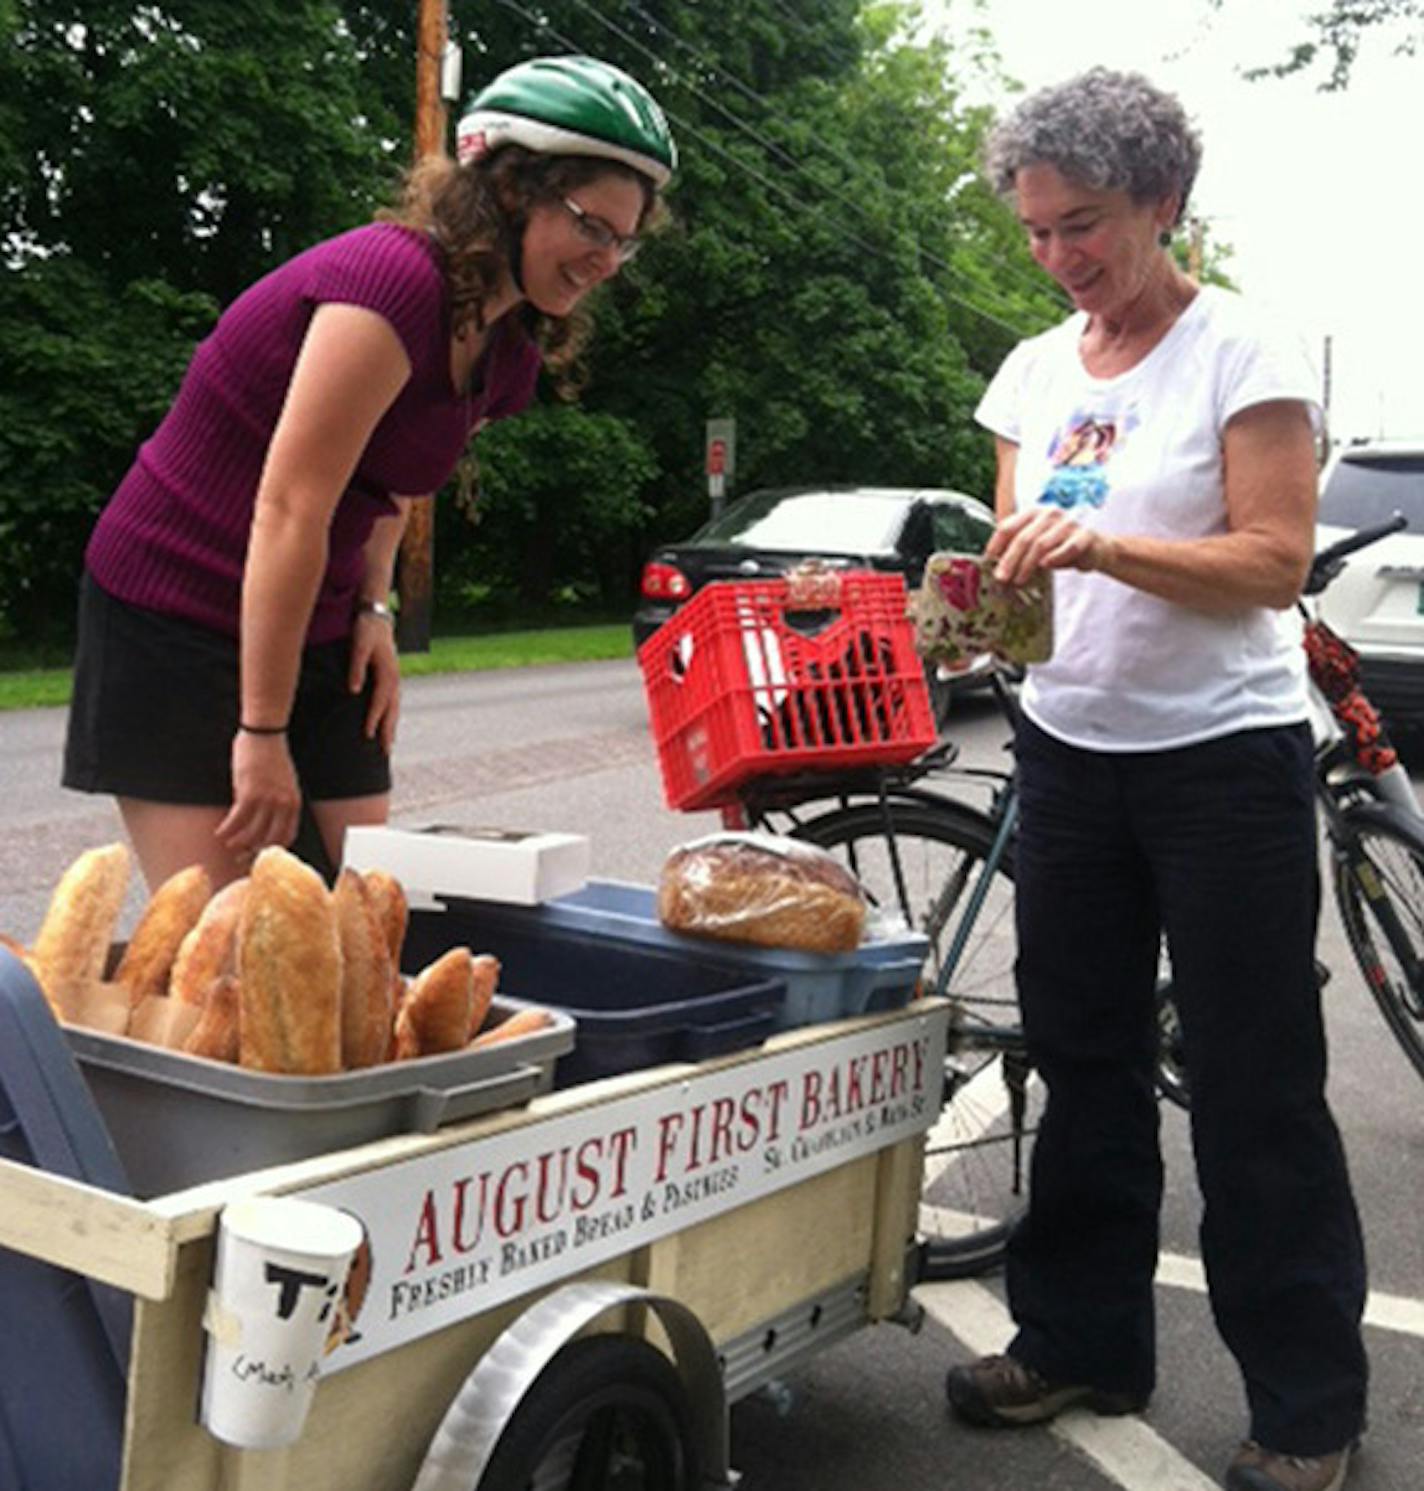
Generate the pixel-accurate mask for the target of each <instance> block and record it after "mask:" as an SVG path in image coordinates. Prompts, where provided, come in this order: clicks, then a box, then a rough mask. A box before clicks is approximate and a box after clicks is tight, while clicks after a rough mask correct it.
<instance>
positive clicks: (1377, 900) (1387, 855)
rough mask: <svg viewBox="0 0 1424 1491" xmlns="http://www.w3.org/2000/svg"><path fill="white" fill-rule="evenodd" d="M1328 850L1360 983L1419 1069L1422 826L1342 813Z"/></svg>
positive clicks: (1422, 1062) (1423, 991)
mask: <svg viewBox="0 0 1424 1491" xmlns="http://www.w3.org/2000/svg"><path fill="white" fill-rule="evenodd" d="M1346 823H1347V826H1348V828H1349V831H1350V837H1349V839H1348V841H1347V842H1346V843H1345V845H1344V847H1343V850H1341V851H1340V852H1337V853H1336V855H1335V858H1334V880H1335V899H1336V903H1337V904H1338V905H1339V908H1340V919H1341V920H1342V921H1343V922H1344V924H1345V935H1346V936H1347V937H1348V938H1349V940H1350V949H1351V951H1352V952H1353V953H1354V954H1355V961H1356V962H1357V963H1358V964H1359V965H1360V972H1361V973H1363V974H1364V976H1365V983H1366V984H1367V985H1368V986H1369V990H1370V993H1371V994H1373V995H1374V998H1375V1003H1376V1004H1378V1005H1379V1007H1380V1013H1381V1014H1383V1016H1384V1018H1385V1023H1386V1024H1387V1025H1388V1026H1389V1028H1390V1031H1391V1032H1392V1033H1393V1035H1394V1038H1395V1039H1396V1040H1397V1041H1398V1042H1399V1044H1400V1046H1401V1047H1403V1049H1404V1054H1405V1055H1406V1056H1407V1057H1408V1058H1409V1060H1410V1061H1411V1062H1412V1063H1413V1065H1414V1069H1415V1070H1416V1071H1417V1072H1418V1073H1419V1075H1420V1076H1421V1077H1424V966H1421V961H1424V833H1421V832H1420V830H1419V829H1418V828H1416V827H1415V826H1414V825H1413V824H1412V823H1409V822H1406V821H1404V820H1402V819H1392V818H1390V817H1389V816H1387V815H1386V814H1385V813H1382V811H1381V810H1380V809H1379V808H1375V809H1374V810H1373V811H1372V812H1371V815H1370V817H1369V819H1368V820H1365V819H1363V818H1361V817H1358V816H1354V817H1349V818H1347V819H1346Z"/></svg>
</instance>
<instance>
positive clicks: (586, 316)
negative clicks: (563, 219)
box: [377, 145, 663, 397]
mask: <svg viewBox="0 0 1424 1491" xmlns="http://www.w3.org/2000/svg"><path fill="white" fill-rule="evenodd" d="M607 175H617V176H626V177H627V178H628V179H629V180H631V181H634V182H636V183H637V184H638V185H639V186H640V187H641V188H642V189H643V210H642V212H641V214H640V215H639V218H638V229H639V231H640V232H641V231H643V230H645V229H647V228H649V227H656V226H658V225H659V224H660V222H661V220H662V216H663V213H662V204H661V199H660V198H659V196H658V193H657V191H656V189H655V188H654V186H653V184H652V182H651V181H649V180H648V178H647V177H646V176H643V175H640V174H639V173H638V172H637V171H635V170H633V169H632V167H631V166H625V165H623V164H622V163H621V162H620V161H615V160H606V159H604V158H602V157H595V156H579V155H545V154H540V153H538V152H536V151H533V150H526V149H525V148H524V147H523V146H522V145H504V146H502V147H501V148H500V149H498V150H496V151H495V152H494V154H493V155H489V156H486V157H484V158H483V159H480V160H474V161H468V162H466V163H465V164H463V165H459V164H457V163H456V162H455V161H453V160H451V159H450V158H449V157H448V156H444V155H431V156H427V157H426V158H425V159H424V160H422V161H420V162H418V163H417V164H416V165H415V166H414V167H413V168H412V169H411V171H410V172H409V173H408V175H407V176H406V179H405V185H404V189H403V191H402V194H401V198H400V201H399V203H398V204H397V205H396V206H395V207H393V208H388V209H386V210H385V211H382V212H379V213H377V218H378V220H380V221H382V222H393V223H399V224H401V225H402V226H403V227H407V228H413V229H415V230H416V231H418V232H422V233H428V234H429V235H430V236H431V238H432V239H433V240H434V241H435V243H436V245H437V246H438V247H439V249H440V251H441V255H442V259H443V262H444V270H445V278H446V281H447V283H448V284H449V286H450V300H451V315H452V330H454V331H456V332H459V331H461V330H463V329H464V328H465V327H467V326H469V325H471V324H473V325H474V326H475V327H476V328H478V329H479V330H483V329H484V326H485V321H484V306H485V303H486V301H487V299H488V298H489V296H490V295H491V294H492V293H493V292H494V290H495V287H496V286H497V285H498V283H499V280H500V277H501V275H502V274H503V272H504V271H505V269H506V268H507V267H508V265H509V263H510V259H511V255H512V253H513V251H514V249H515V247H516V245H517V243H518V241H519V236H520V235H521V234H522V233H523V231H524V225H525V223H526V221H527V220H528V216H529V210H530V208H531V207H533V206H534V205H535V204H536V203H538V202H557V201H559V200H560V199H562V198H563V197H566V196H567V195H568V194H569V193H570V192H572V191H576V190H578V188H579V187H581V186H587V185H588V183H589V182H591V181H594V180H597V179H598V178H599V177H602V176H607ZM524 318H525V325H526V327H527V328H528V331H529V333H530V335H531V336H532V337H533V338H534V340H535V341H536V342H537V343H538V344H539V347H540V349H541V350H542V352H543V354H544V365H545V366H546V367H547V368H548V370H549V372H550V373H551V374H552V375H553V377H554V382H555V386H556V388H557V389H558V391H559V393H560V394H561V395H563V396H564V397H572V396H573V394H575V393H576V392H577V390H578V388H579V387H580V386H581V384H582V381H583V379H582V376H581V366H580V363H579V354H580V353H581V352H582V350H583V348H584V345H585V344H586V343H587V341H588V338H589V335H590V333H591V332H592V330H593V317H592V315H591V313H590V312H589V311H588V310H587V309H586V308H585V307H584V306H582V305H579V306H576V307H575V308H574V310H573V311H572V312H571V313H570V314H569V315H567V316H546V315H544V314H543V313H542V312H540V311H537V310H535V309H534V307H533V306H530V305H527V304H526V306H525V307H524Z"/></svg>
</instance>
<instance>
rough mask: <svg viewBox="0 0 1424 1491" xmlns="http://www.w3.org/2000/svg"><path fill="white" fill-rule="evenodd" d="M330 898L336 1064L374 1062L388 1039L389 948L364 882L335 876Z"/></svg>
mask: <svg viewBox="0 0 1424 1491" xmlns="http://www.w3.org/2000/svg"><path fill="white" fill-rule="evenodd" d="M332 901H333V904H334V906H335V909H336V925H337V931H338V933H339V935H340V937H341V1064H342V1066H343V1067H345V1068H346V1069H347V1070H348V1071H350V1070H352V1069H353V1068H356V1067H368V1066H375V1064H376V1063H377V1062H378V1061H380V1060H382V1059H383V1058H384V1056H385V1054H386V1047H387V1045H388V1044H389V1043H390V1038H391V1019H392V1016H391V953H390V948H389V947H388V945H387V943H386V934H385V929H384V928H383V927H382V926H381V925H380V923H379V922H378V921H377V918H376V911H375V908H374V907H373V906H372V904H371V896H370V892H369V890H368V889H367V885H366V882H365V881H364V880H363V879H362V877H361V876H360V875H358V874H357V873H356V871H355V870H343V871H342V872H341V874H340V875H339V876H338V877H337V881H336V890H335V891H334V892H333V895H332Z"/></svg>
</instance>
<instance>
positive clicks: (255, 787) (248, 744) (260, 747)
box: [217, 730, 302, 855]
mask: <svg viewBox="0 0 1424 1491" xmlns="http://www.w3.org/2000/svg"><path fill="white" fill-rule="evenodd" d="M301 810H302V794H301V788H300V787H299V786H298V785H297V773H296V768H295V767H294V766H293V765H292V754H291V752H290V751H289V750H288V749H287V737H286V736H285V735H252V734H249V733H248V732H247V731H245V730H239V731H238V732H237V734H236V735H235V736H234V737H233V741H232V810H231V811H230V812H229V813H228V815H227V817H226V818H224V819H223V821H222V822H221V823H220V824H218V828H217V836H218V838H219V840H221V842H222V843H223V844H225V845H226V846H227V847H228V848H229V849H232V850H236V851H237V852H239V853H247V854H252V855H255V854H256V853H257V852H258V851H259V850H261V849H265V848H267V846H268V845H269V844H279V845H281V846H283V847H284V848H285V847H286V846H287V845H288V844H290V843H291V842H292V840H293V839H295V838H296V836H297V822H298V819H299V817H300V815H301Z"/></svg>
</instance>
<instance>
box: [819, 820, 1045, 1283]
mask: <svg viewBox="0 0 1424 1491" xmlns="http://www.w3.org/2000/svg"><path fill="white" fill-rule="evenodd" d="M886 810H888V813H889V829H890V832H889V833H887V826H886V818H885V816H884V812H883V811H882V809H881V806H880V805H879V804H878V803H865V804H859V805H855V806H852V807H849V808H845V809H840V810H837V811H836V812H833V813H827V814H825V815H824V816H822V817H819V818H815V819H812V820H810V821H809V822H807V823H804V824H801V825H800V826H799V827H798V828H797V829H796V833H797V836H798V837H800V838H804V839H807V840H809V841H810V842H812V843H814V844H818V845H820V846H821V847H822V848H824V849H828V850H830V851H832V852H833V853H834V854H836V855H837V857H838V858H840V859H842V860H843V861H844V862H845V863H846V865H847V867H848V868H849V869H850V870H851V871H852V873H853V874H855V875H856V876H857V877H858V878H859V879H860V881H861V883H862V885H864V886H865V889H866V894H867V897H868V898H869V900H870V902H871V904H872V906H873V907H874V908H876V909H879V910H883V911H884V912H885V913H886V914H887V915H894V914H896V913H897V912H898V913H899V914H901V915H903V916H904V917H905V919H906V920H908V921H909V923H910V924H911V926H912V927H913V928H914V929H915V930H916V931H920V932H924V933H926V934H927V936H928V937H929V940H930V947H929V953H928V956H927V959H926V965H925V973H924V985H925V987H926V989H931V988H933V987H934V985H935V983H936V981H937V979H938V977H939V974H940V971H941V969H942V968H943V967H944V964H945V959H946V957H947V955H948V954H949V952H950V949H951V945H952V942H953V940H954V935H955V932H956V929H957V928H958V926H959V923H960V921H961V919H962V916H963V913H964V908H965V906H966V904H967V903H968V901H969V899H970V896H971V894H972V893H973V891H974V888H975V886H976V884H977V883H978V880H979V872H980V871H981V870H982V869H983V866H984V862H985V859H986V858H987V856H988V854H989V851H990V848H991V846H992V845H993V842H994V837H995V833H996V825H995V823H994V821H993V820H992V819H991V818H989V817H987V816H986V815H984V814H982V813H976V812H974V811H972V810H971V809H969V808H965V807H963V806H962V805H961V804H958V803H952V802H948V801H944V800H933V799H929V798H926V797H918V798H915V799H897V800H892V801H891V802H889V803H888V804H887V805H886ZM891 835H893V842H894V846H895V851H896V853H897V854H898V857H899V862H900V869H901V872H902V878H903V882H904V901H905V904H904V906H903V907H902V904H901V897H900V894H899V891H898V888H897V884H896V877H895V873H894V863H893V860H892V857H891ZM1013 890H1014V887H1013V866H1012V860H1011V857H1010V856H1008V855H1006V856H1005V858H1004V860H1003V861H1002V862H1001V863H1000V865H999V866H998V869H997V872H996V873H995V874H994V875H993V877H992V880H991V883H990V885H989V887H988V893H987V896H986V898H985V900H984V903H983V905H982V906H981V907H980V909H979V914H978V916H977V917H976V918H975V920H974V923H973V926H972V927H971V928H970V930H969V933H968V937H967V940H966V941H965V943H964V946H963V950H962V952H961V954H960V957H959V960H958V962H957V963H956V965H955V970H954V974H953V977H952V978H951V980H950V983H949V989H948V995H949V998H950V999H951V1001H952V1004H953V1010H952V1014H951V1019H950V1034H949V1047H948V1051H947V1052H946V1056H945V1073H944V1104H943V1111H942V1113H941V1115H940V1119H939V1122H938V1123H937V1124H936V1125H935V1127H934V1128H933V1129H932V1130H931V1131H930V1133H929V1135H928V1138H927V1140H926V1146H925V1187H924V1192H923V1197H922V1201H921V1206H920V1233H921V1237H922V1239H923V1243H924V1246H923V1249H922V1269H921V1274H922V1277H925V1278H930V1279H948V1278H959V1277H964V1276H967V1275H971V1274H976V1273H982V1272H984V1271H986V1270H988V1269H990V1268H992V1267H994V1266H995V1265H996V1264H998V1263H999V1262H1001V1261H1002V1258H1003V1252H1004V1247H1005V1245H1006V1244H1007V1242H1008V1237H1009V1232H1010V1230H1011V1229H1012V1227H1013V1224H1014V1222H1015V1220H1016V1219H1017V1217H1018V1215H1019V1214H1020V1212H1021V1211H1022V1210H1023V1204H1024V1195H1025V1192H1026V1190H1027V1182H1028V1156H1029V1148H1030V1146H1031V1144H1032V1142H1033V1134H1034V1130H1035V1128H1036V1127H1037V1120H1038V1114H1039V1111H1040V1110H1041V1108H1042V1103H1043V1093H1042V1084H1041V1083H1039V1082H1038V1081H1037V1080H1036V1079H1035V1078H1034V1077H1033V1074H1032V1073H1031V1071H1030V1069H1029V1063H1028V1059H1027V1054H1026V1052H1025V1049H1024V1043H1023V1026H1022V1021H1021V1020H1020V1017H1019V1006H1018V995H1017V993H1016V990H1015V986H1014V971H1013V965H1014V955H1015V950H1016V940H1015V935H1014V916H1013Z"/></svg>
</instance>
